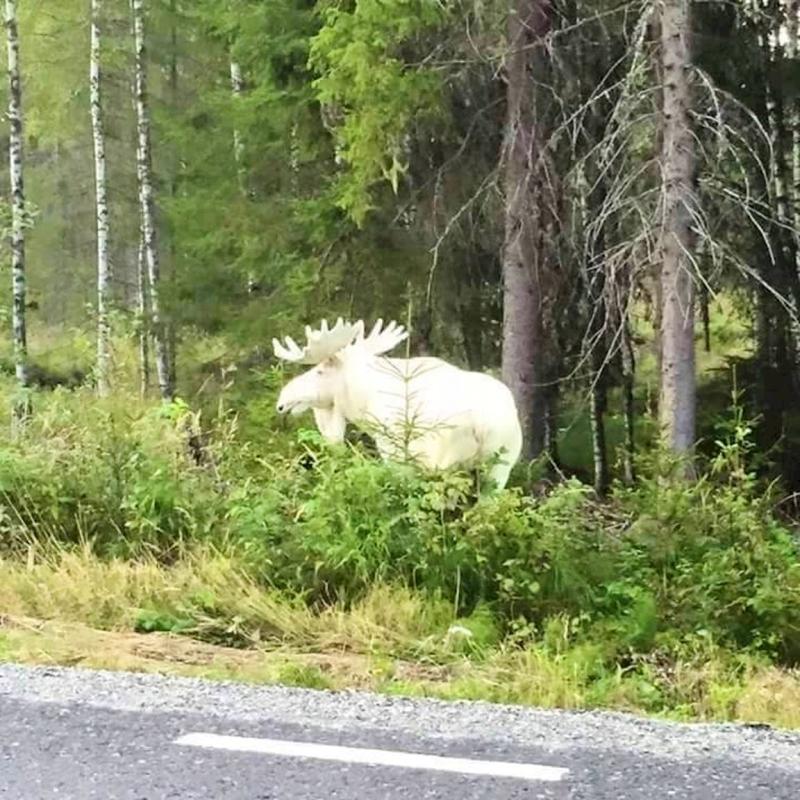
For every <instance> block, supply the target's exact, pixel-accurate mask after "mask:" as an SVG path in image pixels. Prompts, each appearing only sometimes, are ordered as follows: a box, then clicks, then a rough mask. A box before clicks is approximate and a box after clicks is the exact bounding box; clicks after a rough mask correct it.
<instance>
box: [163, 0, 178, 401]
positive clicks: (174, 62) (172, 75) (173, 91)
mask: <svg viewBox="0 0 800 800" xmlns="http://www.w3.org/2000/svg"><path fill="white" fill-rule="evenodd" d="M169 9H170V55H169V59H170V60H169V94H170V102H171V103H172V108H173V109H174V110H177V109H178V20H177V12H178V4H177V1H176V0H171V2H170V5H169ZM179 164H180V159H179V158H175V159H174V163H173V167H172V180H170V186H169V193H170V196H171V197H172V199H173V200H174V199H175V197H176V196H177V194H178V170H179V169H180V167H179ZM177 260H178V255H177V248H176V247H175V231H174V230H173V231H172V232H171V236H170V239H169V272H168V274H167V282H168V284H169V286H170V290H171V291H170V294H171V297H172V299H173V303H174V297H175V284H176V282H177V281H176V271H177ZM166 326H167V347H168V349H169V381H170V383H171V384H172V386H173V387H175V386H177V383H178V378H177V375H176V370H177V365H178V331H177V323H176V320H175V315H174V314H170V315H169V319H168V320H167V322H166Z"/></svg>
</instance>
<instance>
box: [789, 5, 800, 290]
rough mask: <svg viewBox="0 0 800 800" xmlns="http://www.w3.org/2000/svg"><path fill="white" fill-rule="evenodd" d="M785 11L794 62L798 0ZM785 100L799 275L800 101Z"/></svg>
mask: <svg viewBox="0 0 800 800" xmlns="http://www.w3.org/2000/svg"><path fill="white" fill-rule="evenodd" d="M786 13H787V22H786V58H787V59H788V61H789V63H790V64H794V62H795V59H796V58H797V56H798V47H797V37H798V14H799V13H800V0H787V5H786ZM787 102H788V103H789V109H788V111H789V113H788V118H789V130H790V131H791V137H792V157H791V161H792V178H791V183H792V185H791V191H790V193H789V195H790V196H789V200H790V203H791V208H792V220H793V223H794V236H795V265H796V268H797V272H798V274H799V275H800V103H798V101H797V98H796V97H795V96H794V95H792V96H791V97H790V98H789V100H788V101H787Z"/></svg>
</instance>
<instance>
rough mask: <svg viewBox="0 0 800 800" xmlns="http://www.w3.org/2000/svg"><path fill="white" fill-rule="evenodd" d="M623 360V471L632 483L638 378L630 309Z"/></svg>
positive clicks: (625, 314) (624, 324)
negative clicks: (635, 387) (636, 382)
mask: <svg viewBox="0 0 800 800" xmlns="http://www.w3.org/2000/svg"><path fill="white" fill-rule="evenodd" d="M621 324H622V337H621V351H622V352H621V360H622V407H623V408H622V410H623V415H624V417H625V444H624V449H623V459H622V472H623V477H624V480H625V483H627V484H632V483H633V481H634V479H635V477H636V476H635V473H634V466H633V460H634V457H635V455H636V427H635V426H636V407H635V405H634V381H635V379H636V356H635V352H634V349H633V338H632V336H631V329H630V322H629V321H628V311H627V309H625V310H624V311H623V316H622V320H621Z"/></svg>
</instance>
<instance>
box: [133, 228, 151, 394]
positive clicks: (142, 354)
mask: <svg viewBox="0 0 800 800" xmlns="http://www.w3.org/2000/svg"><path fill="white" fill-rule="evenodd" d="M145 262H146V257H145V253H144V236H143V235H142V232H141V230H140V231H139V247H138V252H137V258H136V276H137V290H138V294H137V308H136V310H137V313H138V315H139V380H140V384H139V385H140V392H141V396H142V398H145V397H147V395H148V394H149V393H150V326H149V324H148V314H147V265H146V263H145Z"/></svg>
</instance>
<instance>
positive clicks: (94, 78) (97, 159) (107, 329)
mask: <svg viewBox="0 0 800 800" xmlns="http://www.w3.org/2000/svg"><path fill="white" fill-rule="evenodd" d="M102 7H103V3H102V0H91V57H90V66H89V102H90V105H91V116H92V141H93V144H94V177H95V206H96V212H97V392H98V394H99V395H100V396H105V395H107V394H108V393H109V391H110V388H111V376H110V372H111V325H110V320H109V309H110V300H111V297H110V295H111V265H110V263H109V257H108V249H109V248H108V237H109V214H108V194H107V181H106V141H105V128H104V124H103V101H102V91H101V66H100V58H101V44H100V15H101V13H102Z"/></svg>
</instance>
